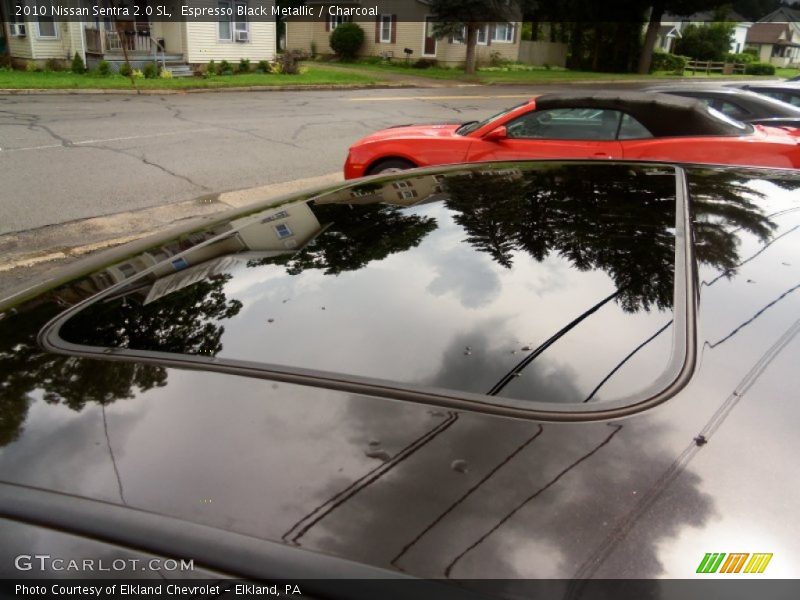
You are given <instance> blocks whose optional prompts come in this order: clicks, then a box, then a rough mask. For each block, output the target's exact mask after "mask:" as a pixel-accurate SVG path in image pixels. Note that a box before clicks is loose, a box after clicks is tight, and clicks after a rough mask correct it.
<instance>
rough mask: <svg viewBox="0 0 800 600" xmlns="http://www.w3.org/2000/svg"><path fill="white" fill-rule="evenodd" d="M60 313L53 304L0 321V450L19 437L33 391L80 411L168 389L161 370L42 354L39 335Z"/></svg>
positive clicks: (50, 401) (47, 400)
mask: <svg viewBox="0 0 800 600" xmlns="http://www.w3.org/2000/svg"><path fill="white" fill-rule="evenodd" d="M60 311H61V307H58V306H56V305H55V304H53V303H47V304H40V305H38V306H36V307H34V308H32V309H31V310H28V311H25V312H20V313H19V314H17V315H14V316H10V317H7V318H5V319H3V320H1V321H0V447H2V446H5V445H6V444H9V443H11V442H13V441H14V440H16V439H17V438H18V437H19V434H20V431H21V430H22V425H23V423H24V422H25V419H26V417H27V414H28V407H29V405H30V402H31V394H32V393H33V392H34V391H36V390H41V391H42V393H43V398H44V400H45V401H46V402H48V403H50V404H64V405H65V406H68V407H69V408H71V409H72V410H76V411H80V410H82V409H83V408H84V406H86V404H87V403H97V404H101V405H106V404H110V403H112V402H114V401H115V400H118V399H126V398H133V397H134V395H135V393H136V392H137V390H138V391H140V392H142V391H146V390H149V389H152V388H154V387H159V386H163V385H165V384H166V381H167V372H166V370H165V369H163V368H162V367H153V366H149V365H143V364H135V363H122V362H104V363H102V364H101V363H100V362H99V361H96V360H88V359H83V358H77V357H71V356H62V355H59V354H50V353H47V352H44V351H42V349H41V348H40V347H39V345H38V343H37V341H36V336H37V334H38V333H39V329H40V328H41V327H42V326H43V325H44V324H45V323H46V322H47V320H48V319H50V318H52V317H54V316H55V315H57V314H58V313H59V312H60Z"/></svg>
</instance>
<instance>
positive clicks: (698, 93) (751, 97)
mask: <svg viewBox="0 0 800 600" xmlns="http://www.w3.org/2000/svg"><path fill="white" fill-rule="evenodd" d="M648 91H651V92H658V93H662V94H677V95H683V94H686V95H689V96H690V97H707V98H718V99H723V100H731V101H732V102H736V103H739V104H740V105H741V106H743V107H745V108H746V109H748V110H754V111H756V112H760V113H763V115H764V116H774V117H776V118H778V117H792V118H796V117H798V116H800V108H798V107H796V106H793V105H792V104H789V103H787V102H783V101H781V100H778V99H777V98H773V97H771V96H767V95H765V94H759V93H758V92H756V91H753V90H750V89H743V88H733V87H721V86H714V87H710V86H689V85H682V86H681V85H674V86H658V87H653V88H649V89H648Z"/></svg>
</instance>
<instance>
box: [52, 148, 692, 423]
mask: <svg viewBox="0 0 800 600" xmlns="http://www.w3.org/2000/svg"><path fill="white" fill-rule="evenodd" d="M676 206H677V194H676V173H675V171H674V169H671V168H666V167H663V166H657V165H618V164H615V165H609V164H602V163H557V164H535V163H532V164H511V165H504V166H503V167H502V168H500V167H497V166H486V165H485V166H482V167H472V168H469V169H466V168H461V169H453V170H450V171H447V172H445V173H442V174H437V175H407V176H403V175H397V176H393V177H391V178H384V179H381V180H377V181H376V180H367V181H366V182H363V183H356V184H355V185H354V186H350V187H347V188H344V189H341V190H338V191H336V192H332V193H330V194H327V195H323V196H320V197H316V198H314V199H311V200H308V201H303V202H296V203H291V204H284V205H282V206H279V207H273V208H269V209H267V210H263V211H259V212H258V213H255V214H252V215H249V216H247V217H244V218H240V219H236V220H233V221H231V222H230V223H228V224H226V225H224V226H221V227H217V228H216V229H215V230H214V231H213V232H207V233H206V234H205V235H206V236H207V237H208V240H207V241H206V242H204V243H203V244H201V245H199V246H196V247H194V248H192V249H190V250H188V251H184V252H173V251H172V250H171V249H170V248H169V247H167V246H164V247H162V248H161V249H160V250H159V249H155V250H151V251H150V252H148V253H145V255H142V256H138V257H134V258H132V259H130V260H128V261H125V262H124V263H121V264H118V265H115V266H114V267H112V268H110V269H107V271H108V274H107V275H108V276H113V277H116V278H118V279H120V280H124V283H122V284H120V285H119V286H117V287H115V288H112V289H111V290H109V292H108V293H106V294H105V295H102V296H100V297H99V298H97V299H95V300H93V301H91V302H90V303H89V304H87V305H85V306H83V307H82V308H81V309H80V310H78V311H77V312H75V313H74V314H71V315H70V316H69V318H67V319H66V320H64V321H63V322H62V323H60V324H59V325H60V329H59V331H58V335H59V336H60V342H59V343H63V347H64V348H72V349H75V348H78V347H79V348H83V349H86V348H94V349H98V351H102V350H103V349H108V348H112V349H117V350H119V351H120V352H122V353H123V354H133V355H140V356H141V355H144V354H147V355H148V356H151V357H152V356H169V357H173V358H174V357H181V356H183V357H204V358H213V359H214V361H213V362H214V365H221V364H222V365H224V364H232V365H235V364H245V365H248V366H250V367H256V368H263V369H265V370H269V371H270V372H271V373H273V374H274V373H281V372H283V373H302V374H304V375H306V376H308V377H309V378H311V379H313V378H314V377H318V378H319V379H320V380H325V379H336V380H337V381H339V382H341V381H345V382H347V381H352V382H355V383H358V384H360V385H361V384H365V383H367V384H368V383H370V382H373V383H376V384H379V385H380V386H381V387H382V388H387V387H388V388H391V387H396V388H398V389H411V390H416V391H423V392H426V391H427V392H430V393H435V394H445V395H449V396H456V397H464V398H472V399H478V398H479V399H480V401H481V402H483V403H490V404H497V405H502V406H514V407H517V408H520V407H521V408H526V407H534V406H541V405H542V403H545V404H549V405H551V406H554V405H559V406H572V407H575V408H576V409H577V407H581V406H583V407H589V408H592V407H595V405H607V404H608V403H612V404H613V403H619V402H630V401H632V399H634V398H642V397H645V396H647V395H652V394H654V393H657V392H658V391H660V390H661V389H663V388H664V387H665V386H666V385H667V384H668V383H669V382H670V381H672V379H674V377H675V376H676V374H677V372H678V370H679V369H680V367H681V366H682V364H683V360H684V351H683V349H684V347H685V343H684V342H685V340H684V339H683V338H684V335H685V333H684V331H683V330H682V329H681V327H676V325H675V321H676V314H678V319H679V322H680V320H681V317H680V313H681V311H683V309H684V308H685V307H684V306H683V304H684V302H685V298H683V297H682V295H681V294H680V293H678V294H677V304H678V306H677V309H676V290H681V289H683V286H684V285H685V282H684V281H683V280H682V278H683V277H684V276H685V273H683V269H682V267H681V266H680V265H681V264H682V250H681V244H678V243H676V239H677V238H676V234H677V233H678V230H679V229H682V228H683V220H682V215H681V214H680V211H679V210H678V209H677V208H676ZM212 234H213V235H212ZM676 249H677V252H676ZM173 250H174V248H173ZM159 252H161V254H158V253H159ZM137 261H138V262H137ZM676 264H678V265H679V270H680V273H679V275H678V280H676ZM131 272H132V273H134V274H133V275H130V276H129V277H128V279H125V276H126V275H127V274H129V273H131ZM154 353H155V354H154ZM162 353H163V354H162Z"/></svg>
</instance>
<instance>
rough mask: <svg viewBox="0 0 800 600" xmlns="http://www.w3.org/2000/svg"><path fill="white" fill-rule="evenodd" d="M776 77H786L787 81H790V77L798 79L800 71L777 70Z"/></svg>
mask: <svg viewBox="0 0 800 600" xmlns="http://www.w3.org/2000/svg"><path fill="white" fill-rule="evenodd" d="M775 75H776V76H777V77H785V78H786V79H789V78H790V77H797V76H798V75H800V69H784V68H780V69H775Z"/></svg>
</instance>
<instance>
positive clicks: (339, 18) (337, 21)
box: [328, 15, 350, 31]
mask: <svg viewBox="0 0 800 600" xmlns="http://www.w3.org/2000/svg"><path fill="white" fill-rule="evenodd" d="M349 21H350V17H345V16H343V15H331V16H330V17H329V21H328V24H329V25H330V30H331V31H333V30H334V29H336V28H337V27H338V26H339V25H341V24H342V23H347V22H349Z"/></svg>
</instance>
